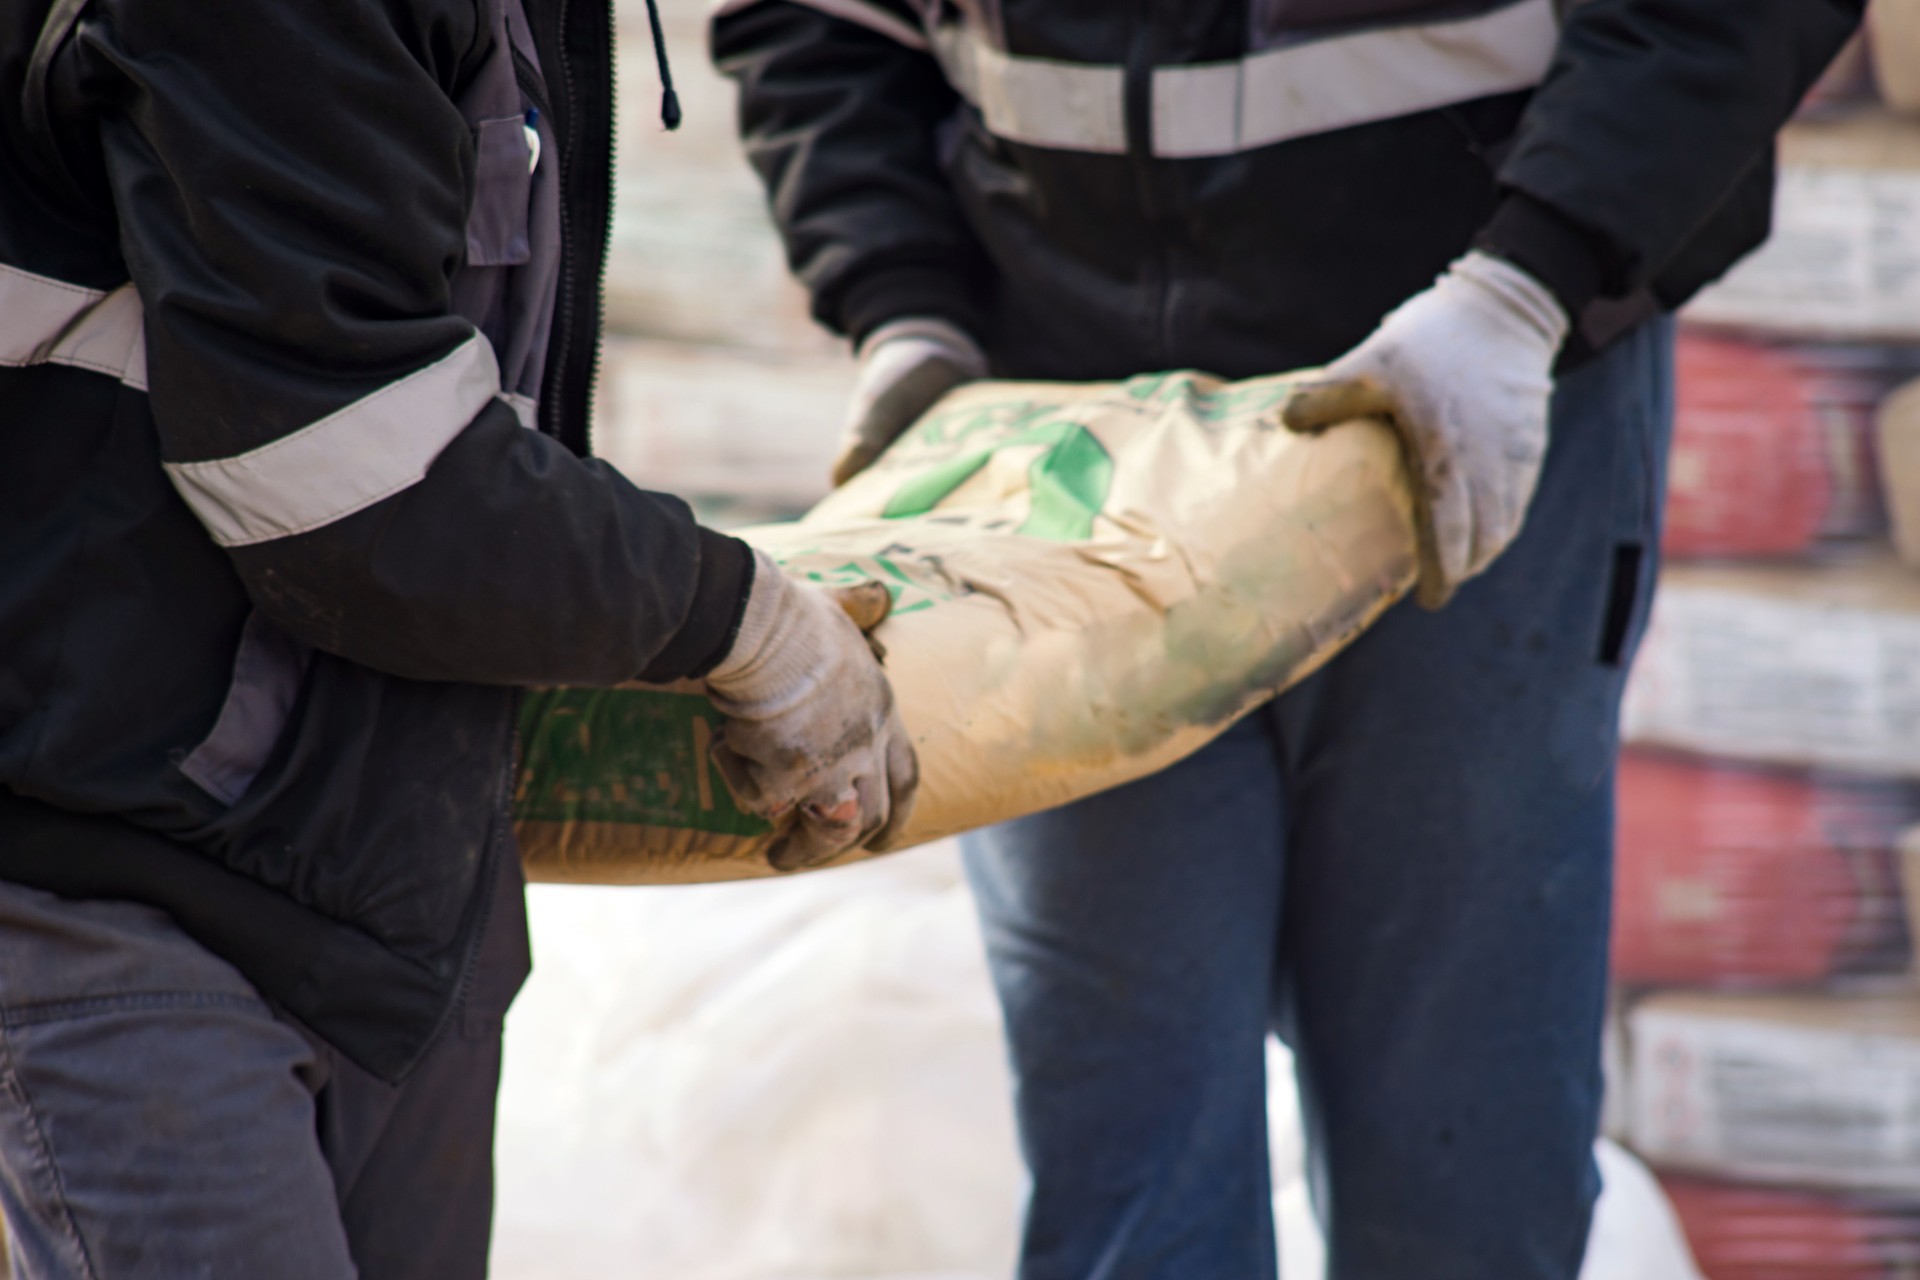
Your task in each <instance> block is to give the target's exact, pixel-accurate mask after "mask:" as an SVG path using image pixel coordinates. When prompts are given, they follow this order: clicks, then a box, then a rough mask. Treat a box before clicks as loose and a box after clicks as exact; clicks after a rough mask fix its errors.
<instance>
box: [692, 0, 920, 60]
mask: <svg viewBox="0 0 1920 1280" xmlns="http://www.w3.org/2000/svg"><path fill="white" fill-rule="evenodd" d="M761 2H762V0H721V2H720V3H719V4H717V5H715V6H714V7H713V13H712V15H711V16H712V17H713V18H723V17H725V16H726V15H728V14H730V13H739V12H740V11H741V10H742V9H751V8H752V7H753V6H754V5H756V4H760V3H761ZM794 3H796V4H802V5H805V6H806V7H807V8H809V9H813V10H815V11H817V12H820V13H824V14H826V15H827V16H828V17H830V18H839V19H840V20H841V21H843V22H851V23H853V24H854V25H855V26H861V27H865V28H866V29H867V30H869V31H875V32H878V33H879V34H881V35H883V36H886V37H887V38H888V39H890V40H897V41H899V42H900V43H901V44H903V45H905V46H907V48H909V49H922V50H924V49H925V48H927V33H926V32H924V31H922V30H921V29H920V28H919V27H916V26H914V25H913V24H912V23H910V22H907V21H905V20H904V19H902V18H901V17H900V16H899V15H897V14H895V13H892V12H890V11H889V10H887V9H885V8H882V7H881V6H880V5H877V4H869V3H867V2H866V0H794Z"/></svg>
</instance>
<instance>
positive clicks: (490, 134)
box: [467, 116, 533, 267]
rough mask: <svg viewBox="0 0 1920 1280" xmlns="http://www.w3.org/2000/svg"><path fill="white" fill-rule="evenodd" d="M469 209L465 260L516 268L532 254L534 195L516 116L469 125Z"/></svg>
mask: <svg viewBox="0 0 1920 1280" xmlns="http://www.w3.org/2000/svg"><path fill="white" fill-rule="evenodd" d="M473 143H474V160H475V166H476V171H475V176H474V188H473V210H472V212H471V213H469V214H468V216H467V263H468V265H470V266H475V267H517V266H519V265H521V264H522V263H524V262H526V261H528V260H529V259H530V258H532V257H533V248H532V245H531V243H530V242H529V240H528V237H527V213H528V207H529V205H530V203H531V201H532V199H533V172H532V167H531V162H532V160H533V151H532V148H531V147H529V146H528V144H527V132H526V122H525V121H524V120H523V119H522V118H521V117H519V116H506V117H503V118H501V119H497V120H482V121H481V122H480V123H479V124H477V125H475V126H474V128H473Z"/></svg>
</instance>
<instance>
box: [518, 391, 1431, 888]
mask: <svg viewBox="0 0 1920 1280" xmlns="http://www.w3.org/2000/svg"><path fill="white" fill-rule="evenodd" d="M1297 380H1298V378H1297V375H1285V376H1279V377H1269V378H1260V379H1253V380H1249V381H1245V382H1236V383H1227V382H1222V381H1220V380H1218V379H1214V378H1209V377H1206V376H1203V375H1200V374H1195V373H1171V374H1162V375H1155V376H1150V377H1142V378H1135V379H1133V380H1131V381H1128V382H1124V383H1111V384H1071V385H1069V384H1049V383H1005V382H982V383H976V384H973V385H970V386H966V387H962V388H959V389H958V390H956V391H954V392H952V393H951V394H949V395H948V396H947V397H946V398H944V399H943V400H941V401H940V403H939V404H938V405H936V406H935V407H934V408H933V409H932V410H931V411H930V412H929V413H928V414H927V415H926V416H925V417H923V418H922V419H921V420H920V421H919V422H918V423H916V424H915V425H914V426H913V427H912V428H911V429H910V430H909V431H908V432H907V434H906V435H904V436H903V437H902V438H901V439H900V440H899V441H898V442H897V443H896V444H895V445H894V446H893V447H892V448H891V449H889V450H888V452H887V453H886V454H885V455H884V456H883V457H882V458H881V459H880V460H879V461H878V462H877V463H876V464H875V465H874V466H873V467H872V468H870V469H869V470H868V471H866V472H865V473H863V474H861V475H860V476H858V477H856V478H855V479H854V480H852V481H851V482H849V483H848V484H847V485H845V486H843V487H842V488H841V489H839V490H838V491H836V492H835V493H833V494H832V495H831V496H830V497H828V498H827V499H826V500H825V501H824V502H822V503H821V504H820V505H819V506H818V507H816V508H814V509H813V510H812V511H811V512H809V513H808V514H807V515H806V516H805V517H803V518H802V519H800V520H798V521H795V522H793V523H790V524H780V525H767V526H764V527H760V528H756V529H749V530H745V531H744V532H743V536H744V537H745V538H746V539H747V540H748V541H750V542H752V543H753V544H755V545H756V546H759V547H762V548H764V549H765V550H766V551H767V552H769V553H770V554H771V555H772V556H773V557H774V558H775V559H777V560H778V561H779V562H780V563H781V565H782V566H783V567H784V568H785V570H786V572H788V573H790V574H793V575H794V576H796V577H799V578H803V579H806V580H809V581H813V582H823V583H836V584H838V583H855V582H860V581H864V580H875V581H879V582H882V583H885V584H886V585H887V587H888V589H889V591H890V593H891V594H892V597H893V606H892V611H891V614H890V616H889V617H888V618H887V620H886V621H885V622H884V623H883V624H882V625H881V626H880V627H879V629H878V631H877V632H876V633H875V638H876V639H877V640H878V641H879V642H880V644H881V645H882V646H883V647H884V649H885V651H886V659H885V661H886V665H887V670H888V672H889V673H890V675H891V677H892V680H893V684H894V689H895V691H896V694H897V696H898V698H899V700H900V704H901V711H902V714H903V717H904V720H905V723H906V726H907V730H908V732H909V733H910V734H911V735H912V736H913V740H914V745H915V749H916V750H917V751H918V752H919V757H920V768H921V777H922V782H921V787H920V795H919V800H918V803H917V805H916V807H915V809H914V812H913V817H912V820H911V822H910V823H909V824H908V826H907V827H906V829H905V830H904V831H903V832H902V833H901V835H900V836H899V838H898V839H897V840H896V841H895V842H894V847H896V848H905V847H908V846H911V845H916V844H920V843H923V842H925V841H928V840H933V839H937V838H939V837H941V836H945V835H950V834H952V833H954V832H958V831H963V830H967V829H970V828H974V827H979V826H984V825H987V824H989V823H994V822H999V821H1002V820H1005V819H1008V818H1014V817H1019V816H1021V815H1023V814H1028V813H1034V812H1037V811H1039V810H1042V809H1047V808H1051V807H1053V806H1056V805H1060V804H1064V803H1067V802H1069V801H1072V800H1076V799H1080V798H1082V797H1084V796H1087V795H1091V794H1093V793H1095V792H1097V791H1101V790H1104V789H1106V788H1109V787H1113V786H1117V785H1119V784H1121V783H1125V782H1129V781H1131V780H1133V779H1136V778H1139V777H1143V776H1145V775H1146V774H1149V773H1152V772H1154V771H1155V770H1158V769H1161V768H1164V767H1166V766H1167V765H1169V764H1172V763H1173V762H1174V761H1176V760H1179V759H1181V758H1183V757H1185V756H1187V755H1190V754H1192V753H1193V752H1194V751H1196V750H1198V749H1199V748H1200V747H1201V746H1203V745H1205V744H1206V743H1207V742H1209V741H1211V740H1212V739H1213V738H1214V737H1216V736H1217V735H1218V734H1219V733H1220V732H1221V731H1222V730H1224V729H1225V728H1227V726H1228V725H1230V724H1232V723H1233V722H1234V721H1235V720H1236V719H1238V718H1239V717H1240V716H1241V715H1243V714H1245V713H1246V712H1247V711H1249V710H1251V709H1252V708H1253V707H1255V706H1257V705H1258V704H1259V703H1261V702H1262V701H1264V700H1265V699H1267V698H1269V697H1271V696H1272V695H1273V694H1274V693H1276V692H1278V691H1279V690H1281V689H1284V688H1286V687H1287V686H1288V685H1290V684H1292V683H1294V682H1295V681H1298V680H1300V679H1301V678H1303V677H1304V676H1306V675H1307V674H1308V673H1310V672H1311V671H1313V670H1314V669H1315V668H1317V667H1319V666H1320V665H1321V664H1322V663H1324V662H1325V661H1326V660H1327V659H1328V658H1330V657H1332V656H1333V654H1334V653H1336V652H1337V651H1338V650H1339V649H1340V648H1341V646H1343V645H1344V644H1345V643H1346V642H1347V641H1349V640H1350V639H1352V638H1353V637H1354V636H1355V635H1357V634H1358V633H1359V632H1360V631H1361V630H1362V629H1363V628H1365V627H1366V626H1367V624H1368V623H1370V622H1371V621H1373V619H1374V618H1376V617H1378V616H1379V614H1380V613H1381V612H1382V611H1383V610H1385V609H1386V608H1387V606H1388V605H1390V604H1392V603H1393V602H1394V601H1395V600H1397V599H1398V598H1399V597H1400V596H1401V595H1402V594H1404V593H1405V591H1406V590H1407V588H1408V587H1409V586H1410V585H1411V584H1412V582H1413V579H1414V576H1415V572H1416V552H1415V545H1414V536H1413V530H1412V517H1411V514H1410V513H1411V505H1412V504H1411V497H1410V494H1409V490H1408V488H1407V483H1406V479H1405V473H1404V470H1403V468H1402V465H1401V458H1400V449H1399V444H1398V442H1397V439H1396V438H1395V436H1394V435H1393V433H1392V432H1391V431H1390V430H1389V429H1388V428H1387V427H1386V426H1384V425H1383V424H1381V423H1378V422H1354V423H1349V424H1345V425H1342V426H1340V427H1337V428H1335V429H1334V430H1332V431H1330V432H1328V433H1326V434H1325V435H1323V436H1320V437H1316V438H1313V439H1305V438H1301V437H1298V436H1295V435H1292V434H1291V433H1289V432H1287V431H1286V430H1285V429H1284V428H1283V427H1282V426H1281V425H1280V420H1279V411H1280V407H1281V406H1282V405H1283V404H1284V403H1285V401H1286V399H1287V397H1288V395H1289V394H1290V393H1291V391H1292V389H1293V386H1294V384H1295V382H1296V381H1297ZM720 724H721V720H720V716H719V715H718V713H717V712H715V711H714V709H713V708H712V706H711V705H710V704H709V703H708V702H707V700H706V698H705V696H704V694H703V692H702V690H701V689H700V687H699V686H698V685H697V684H690V683H683V684H680V685H674V686H665V687H663V686H646V685H638V684H635V685H627V686H622V687H619V688H612V689H589V688H548V689H536V690H530V691H529V692H528V693H527V695H526V698H525V701H524V704H523V709H522V713H521V718H520V743H521V765H520V773H519V781H518V787H517V793H516V797H515V819H516V826H517V830H518V832H519V836H520V843H521V849H522V854H523V857H524V860H525V862H526V865H527V868H528V871H529V874H530V875H531V877H532V878H533V879H536V880H546V881H564V882H581V883H615V884H646V883H678V882H688V881H708V880H725V879H736V878H743V877H749V876H761V875H769V874H773V868H772V867H771V866H770V865H769V864H768V862H767V860H766V856H765V854H766V849H767V847H768V845H769V844H770V843H771V841H772V839H773V836H774V834H775V833H774V830H773V828H772V827H770V826H769V825H768V824H766V823H764V822H762V821H760V820H758V819H756V818H753V817H751V816H749V815H747V814H744V813H742V812H741V811H740V810H739V809H738V808H737V807H736V806H735V805H734V803H733V801H732V798H731V796H730V795H729V794H728V792H727V789H726V787H725V785H724V784H723V783H722V782H721V780H720V776H719V774H718V773H717V772H716V771H715V769H714V767H713V765H712V764H711V761H710V752H711V749H712V745H713V743H714V740H715V738H716V736H717V735H718V734H719V732H720ZM864 856H867V855H866V853H865V852H864V851H862V852H860V853H856V854H854V855H850V856H849V857H848V858H847V859H845V860H847V861H851V860H854V859H855V858H858V857H864Z"/></svg>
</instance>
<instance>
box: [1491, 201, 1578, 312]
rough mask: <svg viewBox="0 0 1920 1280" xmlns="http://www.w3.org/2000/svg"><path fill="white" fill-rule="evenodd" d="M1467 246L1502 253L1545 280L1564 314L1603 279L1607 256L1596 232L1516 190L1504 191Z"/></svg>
mask: <svg viewBox="0 0 1920 1280" xmlns="http://www.w3.org/2000/svg"><path fill="white" fill-rule="evenodd" d="M1473 247H1474V248H1476V249H1480V250H1482V251H1484V252H1486V253H1490V254H1492V255H1493V256H1494V257H1496V258H1504V259H1505V260H1506V261H1508V262H1511V263H1512V264H1513V265H1514V266H1516V267H1519V268H1520V269H1521V270H1522V271H1525V272H1526V273H1527V274H1528V275H1530V276H1532V277H1533V278H1534V279H1536V280H1538V281H1539V282H1540V283H1541V284H1544V285H1545V286H1547V289H1548V290H1549V291H1550V292H1552V294H1553V296H1554V298H1555V299H1556V300H1557V301H1558V302H1559V303H1560V306H1561V307H1562V308H1563V309H1564V310H1565V311H1566V313H1567V314H1568V315H1569V316H1572V317H1576V318H1577V317H1578V316H1580V314H1581V313H1582V312H1584V311H1586V309H1587V307H1588V305H1589V304H1591V303H1592V302H1593V300H1594V299H1595V298H1597V297H1599V296H1600V294H1601V292H1602V291H1603V290H1604V289H1605V288H1606V286H1607V284H1608V275H1609V272H1608V266H1609V262H1608V257H1607V254H1606V251H1605V246H1604V245H1603V243H1602V242H1601V240H1600V238H1599V237H1598V236H1596V235H1594V234H1593V233H1591V232H1589V231H1587V230H1586V229H1584V228H1583V227H1581V226H1580V225H1579V224H1577V223H1576V222H1574V221H1573V220H1572V219H1571V218H1568V217H1567V216H1566V215H1564V214H1562V213H1561V212H1560V211H1559V210H1557V209H1555V208H1554V207H1553V206H1552V205H1549V204H1547V203H1545V202H1544V201H1541V200H1536V199H1534V198H1533V197H1532V196H1530V195H1527V194H1526V193H1525V192H1522V191H1508V192H1507V194H1506V196H1505V197H1504V198H1503V199H1502V200H1501V201H1500V205H1499V207H1498V208H1496V209H1495V210H1494V213H1493V217H1492V218H1491V219H1490V220H1489V221H1488V222H1487V225H1486V226H1485V227H1483V228H1482V229H1481V231H1480V234H1479V235H1478V236H1476V237H1475V238H1474V242H1473Z"/></svg>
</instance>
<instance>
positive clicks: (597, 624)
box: [0, 0, 751, 1078]
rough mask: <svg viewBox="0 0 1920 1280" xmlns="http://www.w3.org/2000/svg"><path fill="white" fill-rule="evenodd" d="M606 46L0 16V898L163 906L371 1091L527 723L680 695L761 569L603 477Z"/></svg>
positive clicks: (423, 1032)
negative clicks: (559, 692)
mask: <svg viewBox="0 0 1920 1280" xmlns="http://www.w3.org/2000/svg"><path fill="white" fill-rule="evenodd" d="M612 40H613V32H612V22H611V17H610V13H609V8H608V4H607V0H529V3H528V4H527V7H526V9H525V10H524V11H523V10H522V9H521V7H520V5H519V4H518V3H515V2H514V0H394V3H390V4H378V5H375V4H337V3H330V2H328V0H289V2H286V3H279V2H275V3H262V4H243V5H223V6H212V7H207V6H193V5H184V6H183V5H180V4H175V3H169V2H168V0H91V2H90V3H89V2H87V0H80V2H78V3H76V2H74V0H58V2H57V3H50V2H49V0H10V2H9V3H6V4H4V5H0V440H3V441H4V445H5V461H4V462H0V877H5V878H8V879H11V880H15V881H17V882H21V883H26V884H31V885H37V886H40V887H43V888H49V889H52V890H55V891H58V892H62V893H67V894H73V895H100V896H120V897H131V898H136V899H141V900H145V901H149V902H153V903H156V904H158V905H160V906H163V907H165V908H167V909H168V910H169V911H171V912H172V913H173V914H174V915H175V917H176V918H177V919H178V920H179V921H180V922H181V924H182V925H183V926H184V927H185V928H186V929H187V930H188V931H189V932H190V933H192V934H194V935H195V936H196V937H198V938H199V939H200V940H201V941H203V942H204V943H205V944H206V945H208V946H209V947H210V948H212V949H213V950H215V951H216V952H218V953H220V954H222V955H224V956H226V957H228V958H229V959H231V960H233V961H234V962H235V963H236V964H238V965H239V966H240V968H241V969H242V970H243V971H244V972H245V973H247V975H248V976H249V977H250V978H251V979H252V980H253V981H254V982H255V983H256V985H258V986H259V987H260V988H261V990H262V991H263V992H264V993H265V994H266V995H268V996H269V997H271V998H272V999H274V1000H277V1001H278V1002H280V1003H281V1004H282V1005H283V1006H284V1007H286V1008H287V1009H289V1010H290V1011H291V1012H292V1013H293V1014H295V1015H296V1016H298V1017H300V1018H301V1019H303V1020H304V1021H306V1022H307V1023H308V1024H309V1025H311V1026H312V1027H314V1028H315V1029H316V1030H317V1031H319V1032H320V1033H321V1034H323V1035H325V1036H327V1037H328V1038H329V1039H330V1040H332V1041H333V1042H335V1043H336V1044H338V1045H339V1046H340V1047H341V1048H342V1049H343V1050H344V1051H345V1052H347V1053H348V1054H349V1055H351V1056H353V1057H355V1058H356V1059H357V1060H359V1061H360V1062H361V1063H362V1064H363V1065H365V1066H367V1067H368V1068H369V1069H371V1070H373V1071H375V1072H377V1073H378V1074H381V1075H383V1076H386V1077H388V1078H398V1077H399V1076H401V1075H404V1074H405V1072H406V1070H407V1069H408V1067H409V1066H410V1064H411V1063H412V1062H413V1061H415V1060H416V1059H417V1058H418V1056H419V1055H420V1053H421V1052H422V1051H423V1049H424V1047H425V1046H426V1045H427V1043H428V1042H429V1041H430V1040H431V1038H432V1037H433V1036H434V1035H435V1034H436V1032H437V1030H438V1029H439V1027H440V1026H441V1024H442V1022H443V1021H444V1018H445V1015H446V1011H447V1010H448V1009H449V1008H450V1007H451V1003H452V1001H453V999H454V997H455V996H456V995H457V994H458V992H459V990H460V988H461V986H462V984H463V983H464V982H465V981H466V980H467V975H468V973H469V971H470V969H471V967H472V962H473V955H474V949H475V943H476V939H477V938H478V936H479V934H480V930H481V927H482V926H483V924H484V923H485V918H486V916H487V914H488V913H489V912H490V911H492V910H493V909H495V906H496V900H497V895H495V894H493V893H492V892H490V886H492V885H494V884H495V883H508V884H510V885H511V884H514V883H515V880H516V875H517V873H516V874H508V873H507V872H506V871H503V870H502V868H503V866H504V865H505V860H514V859H515V858H516V853H515V849H514V845H513V838H512V831H511V826H510V823H509V821H508V817H507V804H508V800H509V796H510V792H511V788H512V770H513V765H514V715H515V708H516V694H515V692H514V688H513V687H514V686H517V685H524V684H536V683H550V682H569V683H580V684H607V683H613V682H618V681H621V680H627V679H632V678H635V677H639V676H643V675H644V676H647V677H649V678H659V679H665V678H674V677H678V676H682V675H687V674H692V673H696V672H698V671H699V670H701V669H702V668H703V666H704V665H705V664H708V663H710V662H711V661H713V660H714V659H715V658H717V657H718V656H719V654H720V653H721V652H722V651H723V650H724V647H725V645H726V643H727V641H728V635H729V630H730V628H731V627H733V626H736V625H737V620H738V614H739V609H740V604H741V601H742V599H743V594H744V591H745V588H746V585H747V582H748V579H749V577H750V572H751V571H750V568H749V566H750V563H751V562H750V558H749V557H748V555H747V553H746V551H745V549H744V547H743V545H742V544H740V543H738V542H736V541H734V540H733V539H729V538H723V537H720V536H717V535H714V534H711V533H709V532H707V531H706V530H704V529H701V528H700V527H698V526H697V525H696V524H695V523H694V520H693V518H692V516H691V514H690V513H689V511H688V509H687V508H686V507H685V505H684V504H682V503H681V502H679V501H678V500H677V499H673V498H669V497H665V496H662V495H659V494H651V493H646V492H643V491H641V490H639V489H637V488H635V487H634V486H633V485H631V484H629V483H628V482H627V481H625V480H623V479H622V478H621V477H620V476H618V475H617V474H616V473H614V472H613V471H611V470H610V469H608V468H607V467H605V466H604V465H603V464H601V463H598V462H594V461H591V460H589V459H587V458H586V457H585V456H584V455H585V454H586V452H587V446H588V439H587V425H588V417H589V389H590V385H591V382H592V378H593V374H594V366H595V362H596V352H597V349H598V336H599V325H600V279H601V263H602V258H603V255H604V249H605V243H606V236H607V228H608V214H609V210H608V192H609V190H610V183H609V165H610V160H609V157H610V150H611V131H612V121H611V111H610V108H611V101H612V85H611V53H612V49H611V46H612ZM536 146H537V147H538V151H539V159H538V162H537V163H536V162H535V148H536ZM496 872H498V873H499V874H496ZM515 893H516V897H517V888H516V890H515ZM517 905H518V904H517V902H515V903H509V904H508V906H509V907H517Z"/></svg>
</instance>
